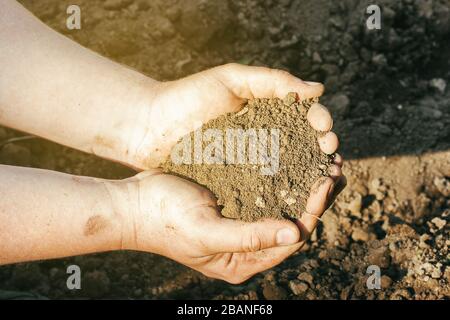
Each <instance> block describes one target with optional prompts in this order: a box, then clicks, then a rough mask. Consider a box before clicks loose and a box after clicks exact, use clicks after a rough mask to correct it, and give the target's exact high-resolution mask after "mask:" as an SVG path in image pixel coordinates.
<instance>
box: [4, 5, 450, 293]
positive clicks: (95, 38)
mask: <svg viewBox="0 0 450 320" xmlns="http://www.w3.org/2000/svg"><path fill="white" fill-rule="evenodd" d="M21 2H22V3H23V4H24V5H26V6H27V7H28V8H29V9H30V10H31V11H32V12H33V13H35V14H36V15H37V16H38V17H40V18H41V19H42V20H43V21H44V22H46V23H47V24H49V25H50V26H52V27H53V28H55V29H57V30H58V31H60V32H62V33H64V34H67V35H68V36H70V37H72V38H73V39H74V40H76V41H77V42H79V43H81V44H82V45H84V46H87V47H89V48H91V49H93V50H95V51H97V52H100V53H101V54H104V55H106V56H108V57H110V58H112V59H115V60H116V61H119V62H122V63H124V64H127V65H130V66H132V67H134V68H136V69H138V70H140V71H142V72H145V73H147V74H149V75H150V76H152V77H156V78H157V79H160V80H166V79H174V78H178V77H180V76H184V75H187V74H190V73H193V72H196V71H200V70H203V69H205V68H208V67H211V66H214V65H218V64H223V63H226V62H232V61H234V62H239V63H245V64H253V65H267V66H271V67H278V68H283V69H286V70H289V71H290V72H292V73H293V74H295V75H297V76H300V77H302V78H305V79H308V80H313V81H314V80H315V81H323V82H325V84H326V87H327V93H326V95H325V96H324V97H323V98H322V99H321V102H322V103H324V104H325V105H327V106H328V107H329V108H330V110H331V111H332V112H333V117H334V120H335V129H334V130H335V131H336V132H337V133H338V134H339V136H340V140H341V146H342V147H341V150H340V152H341V153H342V154H343V155H344V157H345V158H346V159H347V160H348V161H347V162H346V164H345V168H344V173H345V174H346V175H347V177H348V180H349V185H348V187H347V189H346V190H345V191H344V192H343V194H342V195H341V196H340V197H339V198H338V199H337V201H336V203H335V205H334V206H333V207H332V208H331V209H330V210H329V211H328V212H327V214H326V216H325V218H324V221H323V224H322V225H321V226H320V227H319V228H318V230H317V232H315V233H314V234H313V237H312V239H311V241H310V242H309V243H308V245H307V246H306V247H305V248H303V250H302V251H301V252H299V253H297V254H296V255H294V256H293V257H291V258H290V259H288V260H287V261H285V262H284V263H282V264H281V265H279V266H278V267H276V268H274V269H272V270H269V271H267V272H265V273H263V274H261V275H258V276H256V277H254V278H253V279H251V280H249V281H247V282H246V283H244V284H242V285H238V286H236V285H228V284H225V283H223V282H221V281H215V280H211V279H207V278H205V277H203V276H201V275H200V274H198V273H196V272H194V271H191V270H188V269H187V268H185V267H183V266H180V265H178V264H176V263H175V262H172V261H169V260H167V259H165V258H162V257H159V256H155V255H150V254H143V253H133V252H116V253H105V254H98V255H90V256H82V257H74V258H68V259H61V260H53V261H44V262H35V263H26V264H20V265H12V266H3V267H1V268H0V288H1V289H9V290H22V291H29V292H34V293H38V294H42V295H45V296H48V297H50V298H71V297H83V298H229V299H256V298H289V299H298V298H300V299H323V298H337V299H386V298H389V299H435V298H449V297H450V287H449V284H450V266H449V264H450V262H449V261H450V259H449V252H448V247H449V242H450V240H449V234H450V224H449V221H450V90H448V88H446V84H447V82H448V80H449V78H450V72H449V61H448V56H449V54H450V47H449V46H450V44H449V42H448V41H446V39H448V36H449V33H450V8H449V3H448V1H446V0H434V1H426V0H401V1H400V0H399V1H386V0H384V1H378V4H379V5H380V6H381V8H382V17H383V20H382V29H381V30H372V31H369V30H367V28H366V27H365V19H366V18H367V15H366V14H365V8H366V7H367V5H368V4H369V1H366V0H346V1H339V2H338V1H335V2H332V1H325V0H319V1H317V0H304V1H291V0H283V1H271V0H265V1H251V0H241V1H237V0H230V1H201V0H189V1H176V0H170V1H162V0H147V1H146V0H140V1H138V0H135V1H133V0H106V1H99V0H95V1H92V0H90V1H87V0H79V1H78V4H79V5H80V7H81V10H82V20H83V22H82V23H83V24H82V29H81V30H78V31H69V30H67V29H65V19H66V13H65V12H66V8H67V5H69V4H72V3H69V2H71V1H66V0H64V1H56V0H43V1H31V0H22V1H21ZM23 135H24V134H22V133H18V132H14V131H12V130H9V129H5V128H0V141H6V140H8V139H10V138H12V137H18V136H23ZM0 163H3V164H14V165H22V166H32V167H40V168H47V169H52V170H59V171H63V172H68V173H74V174H83V175H91V176H99V177H105V178H123V177H127V176H130V175H132V174H133V172H132V171H131V170H129V169H126V168H123V167H121V166H119V165H116V164H111V163H110V162H107V161H104V160H100V159H97V158H95V157H92V156H88V155H85V154H82V153H79V152H77V151H73V150H70V149H68V148H64V147H61V146H57V145H55V144H52V143H49V142H46V141H42V140H39V139H31V140H24V141H19V142H14V143H10V144H7V145H5V146H3V147H1V150H0ZM73 263H75V264H78V265H79V266H80V267H81V269H82V271H83V280H82V281H83V282H82V283H83V289H82V290H79V291H70V290H68V289H66V285H65V283H66V277H67V274H66V273H65V270H66V267H67V266H68V265H70V264H73ZM370 265H376V266H378V267H380V270H381V275H382V278H381V289H380V290H371V289H368V287H367V285H366V280H367V277H368V275H367V274H366V271H367V267H368V266H370Z"/></svg>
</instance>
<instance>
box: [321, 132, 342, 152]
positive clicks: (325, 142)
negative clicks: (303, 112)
mask: <svg viewBox="0 0 450 320" xmlns="http://www.w3.org/2000/svg"><path fill="white" fill-rule="evenodd" d="M317 141H318V142H319V147H320V150H322V152H324V153H326V154H333V153H334V152H335V151H336V150H337V148H338V147H339V139H338V137H337V135H336V134H335V133H334V132H332V131H330V132H327V133H326V134H324V135H323V136H320V137H318V138H317Z"/></svg>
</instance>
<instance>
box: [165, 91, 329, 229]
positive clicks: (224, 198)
mask: <svg viewBox="0 0 450 320" xmlns="http://www.w3.org/2000/svg"><path fill="white" fill-rule="evenodd" d="M296 100H297V97H296V94H295V93H291V94H289V95H287V97H286V98H285V99H284V100H281V99H255V100H253V101H250V102H249V103H248V104H246V105H245V106H244V107H243V109H242V110H241V111H239V112H238V113H229V114H226V115H223V116H221V117H218V118H217V119H214V120H211V121H209V122H208V123H207V124H205V125H203V126H202V127H201V129H200V131H196V132H192V133H190V134H189V135H187V136H186V137H185V138H183V139H182V140H181V141H180V143H179V144H178V145H179V146H180V148H175V149H174V150H175V152H173V153H174V155H175V156H174V157H169V158H168V159H167V161H166V162H165V163H164V165H163V168H164V169H165V171H167V172H171V173H174V174H177V175H181V176H183V177H186V178H188V179H191V180H194V181H196V182H197V183H199V184H201V185H203V186H205V187H206V188H208V189H209V190H211V191H212V192H213V193H214V194H215V195H216V197H217V198H218V201H217V204H218V205H219V206H222V207H223V208H222V210H221V213H222V215H224V216H225V217H229V218H238V219H241V220H244V221H256V220H259V219H262V218H275V219H283V218H299V217H300V216H301V214H302V212H304V211H305V209H306V200H307V198H308V196H309V192H310V189H311V187H312V185H313V183H314V182H315V181H317V180H318V179H319V178H320V177H323V176H327V175H328V173H327V169H328V165H329V164H330V162H331V157H330V156H327V155H326V154H324V153H323V152H321V150H320V148H319V145H318V142H317V137H318V136H319V133H318V132H316V131H314V129H312V127H311V126H310V125H309V123H308V120H307V119H306V114H307V112H308V110H309V107H310V106H311V104H312V103H313V101H314V100H310V101H301V102H300V101H296ZM315 100H317V99H315ZM208 130H218V131H216V134H217V133H219V134H220V135H219V137H214V136H210V137H208V140H206V137H205V133H206V132H211V131H208ZM230 130H233V131H230ZM235 130H243V132H246V133H248V132H249V131H247V130H255V132H254V134H255V135H254V137H256V139H257V140H255V138H251V136H250V135H251V133H249V134H248V136H243V137H242V140H240V139H239V138H237V137H235V136H231V134H237V133H236V131H235ZM260 130H264V131H262V132H261V131H260ZM275 130H278V131H275ZM227 133H228V135H227ZM261 133H264V136H263V135H261ZM272 135H273V136H272ZM202 136H203V137H205V138H204V139H203V141H202V142H203V143H202V148H201V150H203V151H202V152H201V153H199V154H198V155H197V156H196V155H195V149H194V148H195V147H194V144H195V141H196V137H202ZM230 137H231V138H230ZM252 139H253V140H252ZM197 141H198V144H199V145H200V144H201V142H200V141H199V140H198V139H197ZM240 141H242V145H241V144H240ZM183 142H184V143H183ZM185 146H187V147H188V152H186V155H187V158H186V161H184V162H183V163H178V161H176V160H177V159H179V158H180V161H181V160H183V159H182V158H181V157H182V156H184V155H183V147H185ZM178 149H180V150H178ZM215 153H217V154H215ZM252 155H254V156H253V157H252ZM174 160H175V161H174ZM238 161H241V163H238Z"/></svg>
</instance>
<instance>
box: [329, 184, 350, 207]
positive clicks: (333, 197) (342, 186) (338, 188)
mask: <svg viewBox="0 0 450 320" xmlns="http://www.w3.org/2000/svg"><path fill="white" fill-rule="evenodd" d="M346 186H347V178H346V177H345V176H340V177H339V179H338V180H337V181H336V182H335V186H334V190H333V194H332V195H331V197H330V199H329V200H328V207H329V206H331V205H332V204H333V202H334V200H336V198H337V196H338V195H339V194H340V193H341V192H342V190H344V189H345V187H346Z"/></svg>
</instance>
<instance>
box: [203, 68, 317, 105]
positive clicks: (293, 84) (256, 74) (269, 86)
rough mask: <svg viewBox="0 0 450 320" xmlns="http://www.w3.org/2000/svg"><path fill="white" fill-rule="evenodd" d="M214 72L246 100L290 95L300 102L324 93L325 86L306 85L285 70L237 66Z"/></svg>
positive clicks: (306, 83) (306, 82)
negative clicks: (296, 96) (295, 95)
mask: <svg viewBox="0 0 450 320" xmlns="http://www.w3.org/2000/svg"><path fill="white" fill-rule="evenodd" d="M211 70H212V71H213V72H214V73H216V75H217V76H218V77H219V79H220V80H221V82H222V83H224V84H225V85H226V86H227V87H228V88H230V89H231V90H232V91H233V93H234V94H235V95H236V96H238V97H240V98H244V99H253V98H271V97H273V98H275V97H276V98H280V99H283V98H284V97H285V96H286V95H287V94H288V93H289V92H295V93H297V94H298V96H299V99H300V100H304V99H308V98H315V97H320V96H321V95H322V94H323V91H324V86H323V85H322V84H321V83H318V82H308V81H303V80H301V79H299V78H297V77H295V76H293V75H292V74H290V73H289V72H287V71H284V70H278V69H270V68H266V67H254V66H245V65H240V64H236V63H230V64H226V65H224V66H220V67H216V68H214V69H211Z"/></svg>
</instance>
